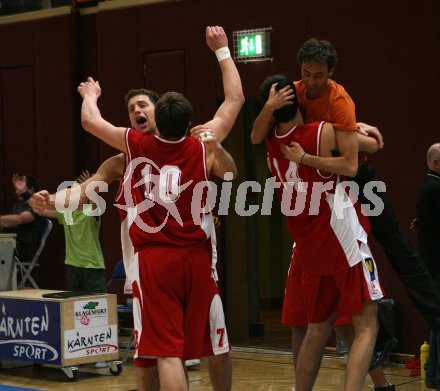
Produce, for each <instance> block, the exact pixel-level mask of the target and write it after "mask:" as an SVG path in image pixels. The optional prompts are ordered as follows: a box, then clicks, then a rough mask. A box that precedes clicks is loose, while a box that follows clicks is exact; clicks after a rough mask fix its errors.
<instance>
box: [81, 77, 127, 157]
mask: <svg viewBox="0 0 440 391" xmlns="http://www.w3.org/2000/svg"><path fill="white" fill-rule="evenodd" d="M78 92H79V93H80V95H81V97H82V98H83V103H82V106H81V124H82V126H83V128H84V129H85V130H87V131H88V132H90V133H91V134H93V135H94V136H96V137H98V138H100V139H101V140H102V141H104V142H105V143H107V144H108V145H110V146H112V147H113V148H116V149H119V150H120V151H122V152H125V153H126V152H127V146H126V144H125V129H126V128H123V127H116V126H114V125H112V124H111V123H110V122H108V121H106V120H105V119H104V118H102V116H101V112H100V110H99V108H98V98H99V97H100V95H101V87H100V85H99V82H98V81H95V80H93V79H92V78H91V77H88V78H87V80H86V81H85V82H82V83H80V85H79V86H78Z"/></svg>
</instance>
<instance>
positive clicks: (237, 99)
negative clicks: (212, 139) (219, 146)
mask: <svg viewBox="0 0 440 391" xmlns="http://www.w3.org/2000/svg"><path fill="white" fill-rule="evenodd" d="M206 43H207V45H208V46H209V48H210V49H211V50H212V51H213V52H215V53H216V55H217V59H218V60H219V64H220V69H221V72H222V79H223V90H224V94H225V100H224V101H223V103H222V104H221V105H220V107H219V108H218V110H217V112H216V113H215V115H214V117H213V119H212V120H210V121H208V122H207V123H206V124H204V125H200V126H196V127H194V128H193V129H191V134H192V135H193V136H197V135H198V134H199V133H200V132H201V131H203V130H201V129H203V128H210V129H212V130H213V131H214V132H215V134H216V136H217V140H218V141H219V142H222V141H223V140H224V139H225V138H226V137H227V136H228V134H229V133H230V131H231V129H232V127H233V126H234V123H235V121H236V119H237V116H238V114H239V112H240V110H241V107H242V106H243V103H244V95H243V88H242V85H241V79H240V75H239V73H238V70H237V67H236V66H235V63H234V61H233V60H232V57H231V55H230V52H229V48H228V38H227V36H226V33H225V32H224V30H223V28H222V27H220V26H208V27H207V28H206Z"/></svg>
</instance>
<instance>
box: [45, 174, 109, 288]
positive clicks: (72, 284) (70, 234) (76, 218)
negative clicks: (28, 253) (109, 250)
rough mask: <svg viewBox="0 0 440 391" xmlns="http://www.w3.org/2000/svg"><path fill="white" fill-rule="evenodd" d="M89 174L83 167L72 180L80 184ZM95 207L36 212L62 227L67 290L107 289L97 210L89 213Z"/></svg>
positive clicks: (87, 206) (92, 205)
mask: <svg viewBox="0 0 440 391" xmlns="http://www.w3.org/2000/svg"><path fill="white" fill-rule="evenodd" d="M90 176H91V175H90V173H89V172H88V171H87V170H86V171H83V172H82V173H81V174H80V176H78V178H77V179H76V182H77V183H82V182H83V181H85V180H87V179H88V178H90ZM96 208H97V205H96V204H93V203H91V204H88V205H84V206H83V207H82V208H78V209H76V210H66V211H57V210H45V211H43V212H39V214H40V215H42V216H44V217H48V218H56V219H58V222H59V223H60V224H61V225H62V226H63V228H64V238H65V243H66V258H65V264H66V267H67V272H66V283H67V290H69V291H87V292H99V293H105V292H106V291H107V277H106V271H105V264H104V256H103V254H102V249H101V243H100V240H99V232H100V228H101V217H100V215H101V213H93V211H94V210H95V209H96ZM92 213H93V214H92ZM94 215H97V216H94Z"/></svg>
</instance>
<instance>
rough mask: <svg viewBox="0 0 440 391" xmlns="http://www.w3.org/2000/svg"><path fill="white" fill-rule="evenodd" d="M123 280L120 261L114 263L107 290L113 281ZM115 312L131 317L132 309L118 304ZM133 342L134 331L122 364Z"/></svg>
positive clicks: (121, 262)
mask: <svg viewBox="0 0 440 391" xmlns="http://www.w3.org/2000/svg"><path fill="white" fill-rule="evenodd" d="M125 279H126V274H125V269H124V262H123V260H122V259H121V260H119V261H118V262H117V263H116V265H115V267H114V269H113V272H112V276H111V278H110V280H109V281H108V282H107V289H108V288H109V287H110V286H111V285H112V283H113V282H114V281H124V282H125ZM117 311H118V315H122V314H124V315H127V314H131V316H133V308H132V307H131V306H129V305H122V304H118V307H117ZM133 342H134V330H133V331H132V332H131V335H130V340H129V341H128V343H127V347H126V348H125V352H124V358H123V359H122V363H126V362H127V358H128V355H129V353H130V350H131V347H132V345H133ZM120 345H122V344H120Z"/></svg>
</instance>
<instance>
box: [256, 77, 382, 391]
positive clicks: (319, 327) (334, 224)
mask: <svg viewBox="0 0 440 391" xmlns="http://www.w3.org/2000/svg"><path fill="white" fill-rule="evenodd" d="M290 90H293V91H295V86H294V85H293V83H292V82H291V81H290V80H288V79H287V78H286V77H285V76H283V75H276V76H273V77H270V78H268V79H266V81H265V82H264V83H263V85H262V94H261V95H262V100H263V103H264V102H265V101H266V100H267V99H268V97H269V94H274V93H278V94H280V95H281V94H284V93H286V92H287V91H289V94H290V92H291V91H290ZM290 95H291V94H290ZM274 117H275V119H276V121H277V126H276V127H275V128H274V129H272V130H271V131H269V132H267V131H262V130H261V128H255V127H254V129H253V132H252V134H251V140H252V142H254V143H258V142H261V141H263V140H264V139H265V140H266V146H267V149H268V152H269V160H270V166H271V170H272V173H273V174H274V176H275V177H276V178H277V180H278V181H279V182H280V183H281V188H279V189H278V191H279V196H280V200H281V202H282V209H283V204H284V205H285V206H286V203H285V200H283V197H284V198H287V200H288V201H289V202H287V208H288V209H289V210H290V209H291V203H290V199H289V198H288V195H289V191H288V190H290V192H291V193H290V196H291V197H292V200H293V206H295V208H298V205H300V209H299V210H298V209H296V213H295V215H294V216H292V215H291V214H290V215H289V216H288V217H287V219H288V227H289V230H290V232H291V233H292V236H293V238H294V240H295V248H294V251H293V257H292V263H291V268H290V271H289V277H288V282H287V288H286V296H285V302H284V308H283V321H286V318H287V319H288V322H290V321H292V319H293V320H294V323H295V324H299V323H301V322H304V318H306V320H307V322H306V324H305V326H308V331H307V334H306V337H305V339H304V341H303V345H302V346H301V349H300V351H299V354H298V357H297V358H296V389H297V391H299V390H302V391H304V390H311V389H312V387H313V384H314V381H315V378H316V375H317V372H318V369H319V362H318V363H317V365H315V366H313V365H310V362H315V361H316V360H310V357H309V356H310V355H312V356H314V357H322V354H323V351H324V347H325V343H326V340H327V337H328V335H329V332H330V330H331V328H332V326H333V320H334V313H335V311H336V309H337V310H338V312H339V311H341V312H342V313H344V314H347V315H348V316H350V317H351V318H352V320H353V326H354V329H355V337H354V341H353V344H352V348H351V357H350V356H349V360H350V359H352V360H353V359H354V360H356V365H350V364H351V363H349V364H348V365H347V374H346V384H345V387H346V388H345V389H346V390H360V389H361V388H362V385H363V382H364V379H365V375H366V373H367V369H368V363H369V360H370V357H371V354H372V350H373V347H374V341H375V338H376V332H377V325H376V310H377V304H376V303H375V301H376V300H378V299H379V298H381V297H382V291H381V288H380V284H379V282H378V277H377V273H376V268H375V267H374V260H373V257H372V255H371V252H370V250H369V248H368V244H367V232H368V231H369V224H368V220H367V219H366V217H365V216H362V215H360V214H359V213H356V212H358V211H359V210H358V207H359V205H357V204H355V207H350V208H347V209H345V212H347V213H344V218H343V219H338V218H336V217H335V213H336V214H337V211H336V210H335V207H334V206H335V205H337V201H338V198H339V197H340V196H341V195H343V194H341V191H340V190H341V189H340V188H339V187H338V186H336V184H337V183H338V182H339V181H340V180H341V178H339V176H338V175H334V174H329V173H326V172H323V171H319V170H317V169H314V168H312V167H310V166H306V165H304V164H301V162H299V164H298V163H295V162H293V161H290V160H288V159H287V158H286V156H288V155H289V148H288V146H290V144H291V143H292V142H295V143H298V144H300V145H301V147H302V148H303V149H304V152H305V153H308V154H313V155H317V156H322V157H326V158H328V159H337V158H333V157H332V151H333V150H336V141H335V131H334V128H333V126H332V125H331V124H329V123H325V122H320V123H313V124H310V125H303V121H302V116H301V113H300V112H299V110H297V102H296V100H295V99H294V100H293V103H292V104H290V105H288V106H285V107H284V108H282V109H279V110H276V111H274ZM358 137H359V139H360V140H359V145H360V148H361V149H369V148H372V149H374V148H375V146H374V144H376V148H378V145H377V143H376V141H375V140H374V139H372V138H368V137H365V136H361V135H359V136H358ZM343 169H345V170H346V171H348V173H350V167H349V165H348V164H347V167H346V168H343ZM343 179H344V178H342V180H343ZM323 189H325V190H324V191H323ZM339 201H340V199H339ZM301 205H302V208H301ZM284 212H285V214H286V215H287V213H286V211H284ZM296 266H299V267H300V268H302V269H303V272H302V274H301V273H300V274H299V275H298V274H296V273H295V270H296ZM351 284H353V285H351ZM318 304H319V305H318ZM304 310H305V311H304ZM310 340H313V341H314V343H312V344H309V343H308V341H310ZM359 361H360V362H361V363H362V365H358V364H359Z"/></svg>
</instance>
